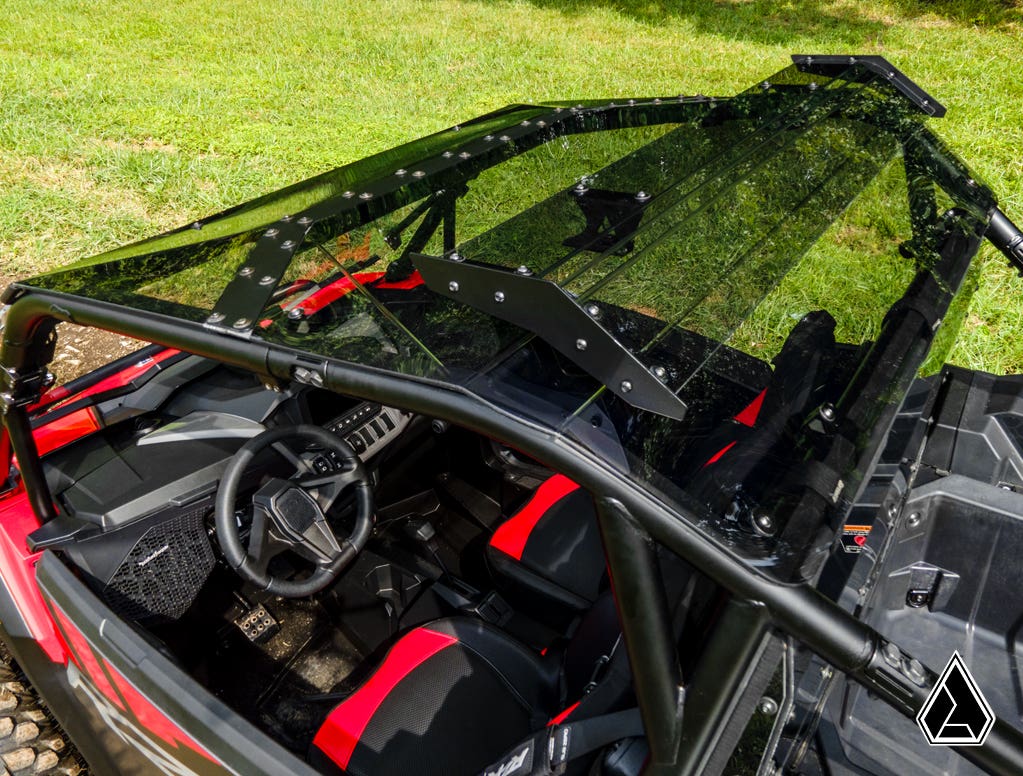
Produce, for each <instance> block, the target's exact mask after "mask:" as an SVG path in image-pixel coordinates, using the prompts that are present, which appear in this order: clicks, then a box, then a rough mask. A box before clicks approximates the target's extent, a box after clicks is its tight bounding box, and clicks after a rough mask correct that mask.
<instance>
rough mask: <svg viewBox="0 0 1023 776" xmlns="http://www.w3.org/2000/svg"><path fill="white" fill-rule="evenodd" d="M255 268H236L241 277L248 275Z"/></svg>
mask: <svg viewBox="0 0 1023 776" xmlns="http://www.w3.org/2000/svg"><path fill="white" fill-rule="evenodd" d="M253 272H255V270H254V269H253V268H252V267H242V268H241V269H240V270H238V275H239V276H240V277H243V278H247V277H249V276H250V275H251V274H252V273H253Z"/></svg>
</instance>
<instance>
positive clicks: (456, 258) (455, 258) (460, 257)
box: [448, 251, 465, 261]
mask: <svg viewBox="0 0 1023 776" xmlns="http://www.w3.org/2000/svg"><path fill="white" fill-rule="evenodd" d="M448 258H450V259H451V260H452V261H465V256H463V255H462V254H460V253H459V252H458V251H455V252H453V253H452V254H451V256H449V257H448Z"/></svg>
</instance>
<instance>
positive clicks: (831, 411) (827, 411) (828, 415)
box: [821, 404, 835, 423]
mask: <svg viewBox="0 0 1023 776" xmlns="http://www.w3.org/2000/svg"><path fill="white" fill-rule="evenodd" d="M821 417H822V418H824V420H826V421H828V422H829V423H830V422H831V421H833V420H834V419H835V408H834V407H833V406H832V405H830V404H822V405H821Z"/></svg>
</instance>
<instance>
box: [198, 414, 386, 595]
mask: <svg viewBox="0 0 1023 776" xmlns="http://www.w3.org/2000/svg"><path fill="white" fill-rule="evenodd" d="M295 439H301V440H306V441H312V442H314V443H316V444H318V445H320V446H321V447H323V448H325V449H326V450H327V451H329V452H332V453H336V455H337V465H338V468H337V469H334V470H331V471H326V472H323V473H317V472H316V471H315V470H314V469H313V468H312V465H311V464H310V462H308V461H307V460H305V459H304V458H302V457H301V456H300V455H299V454H298V453H296V452H295V451H294V450H292V448H291V447H290V446H289V445H288V442H291V441H293V440H295ZM267 447H273V449H274V450H276V451H277V452H278V453H279V454H280V455H282V456H283V457H284V458H285V459H287V460H288V461H289V462H290V463H291V465H292V466H293V467H294V468H295V473H294V474H293V475H292V476H291V477H290V478H289V479H281V478H279V477H274V478H272V479H270V481H269V482H267V483H266V484H265V485H263V486H262V487H261V488H260V489H259V490H258V491H257V492H256V493H255V494H254V495H253V496H252V527H251V529H250V531H249V539H248V547H247V548H246V547H245V546H244V545H243V544H242V540H241V536H240V534H239V531H238V521H237V519H236V518H235V512H236V510H237V504H236V501H237V497H238V487H239V484H240V483H241V480H242V476H243V475H244V473H245V470H246V468H247V467H248V465H249V464H250V463H251V462H252V459H253V458H254V457H255V456H256V454H257V453H259V452H261V451H263V450H265V449H266V448H267ZM324 460H326V458H324ZM349 489H353V490H354V495H355V502H356V514H355V528H354V529H353V530H352V532H351V534H350V535H349V536H347V537H345V538H343V539H341V540H340V541H339V540H338V537H337V536H336V535H335V534H334V530H333V529H332V528H331V527H330V524H329V523H328V522H327V518H326V513H327V512H328V511H329V510H330V508H331V506H333V504H334V502H335V501H337V499H338V497H339V496H340V495H341V493H342V492H344V491H346V490H349ZM373 521H374V515H373V491H372V489H371V488H370V484H369V477H368V476H367V474H366V469H365V467H364V466H363V465H362V460H361V459H360V458H359V456H358V455H356V454H355V451H354V450H353V449H352V447H351V445H349V444H348V443H347V442H345V441H344V440H343V439H341V438H339V437H337V436H335V435H334V434H331V433H330V432H329V431H326V430H324V429H322V428H320V427H319V426H311V425H301V426H289V427H283V428H275V429H270V430H268V431H264V432H262V433H261V434H259V435H258V436H255V437H253V438H252V439H250V440H249V441H248V442H246V443H245V444H244V445H242V446H241V448H240V449H239V450H238V452H237V453H235V454H234V457H233V458H232V459H231V460H230V461H229V462H228V464H227V469H226V470H225V471H224V475H223V478H222V479H221V481H220V487H219V489H218V490H217V502H216V527H217V541H218V542H219V544H220V548H221V549H222V550H223V551H224V557H225V558H226V559H227V562H228V564H230V566H231V568H233V569H234V570H235V571H236V572H238V574H239V576H241V577H242V578H243V579H245V580H247V581H249V582H251V583H252V584H254V585H256V586H257V587H259V588H262V589H264V590H267V591H268V592H270V593H273V594H275V595H279V596H281V597H283V598H301V597H304V596H309V595H312V594H313V593H318V592H319V591H320V590H323V589H324V588H325V587H327V585H329V584H330V583H331V582H333V581H334V580H335V579H337V576H338V574H340V573H341V571H342V570H343V569H344V568H345V567H346V566H347V565H348V564H349V563H351V562H352V560H353V559H354V558H355V556H356V555H357V554H358V553H359V551H360V550H361V549H362V548H363V547H365V546H366V542H367V541H368V540H369V535H370V532H371V531H372V529H373ZM286 550H292V551H293V552H295V553H296V554H298V555H300V556H302V557H303V558H306V559H307V560H310V561H312V562H313V563H314V564H315V566H316V569H315V570H314V571H313V573H312V576H310V577H308V578H307V579H303V580H300V581H298V582H295V581H292V580H288V579H283V578H281V577H277V576H273V575H271V574H270V573H269V572H268V571H267V567H268V566H269V564H270V561H271V560H272V559H273V558H275V557H277V556H278V555H280V554H281V553H282V552H284V551H286Z"/></svg>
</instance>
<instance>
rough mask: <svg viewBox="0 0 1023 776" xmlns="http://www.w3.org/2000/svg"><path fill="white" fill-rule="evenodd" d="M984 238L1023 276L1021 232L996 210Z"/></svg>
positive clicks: (1022, 235) (1022, 241) (1022, 238)
mask: <svg viewBox="0 0 1023 776" xmlns="http://www.w3.org/2000/svg"><path fill="white" fill-rule="evenodd" d="M985 237H987V238H988V239H989V240H990V241H991V243H992V244H993V245H994V246H995V247H996V248H997V249H998V250H1000V251H1001V252H1002V253H1004V254H1005V257H1006V258H1007V259H1008V260H1009V263H1010V264H1012V266H1013V267H1015V268H1016V269H1017V270H1018V271H1019V272H1020V274H1023V232H1021V231H1020V230H1019V227H1018V226H1016V225H1015V224H1014V223H1012V221H1010V220H1009V218H1008V216H1006V215H1005V213H1003V212H1002V211H1001V210H999V209H998V208H995V211H994V212H993V213H992V214H991V223H989V224H988V227H987V232H986V233H985Z"/></svg>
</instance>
